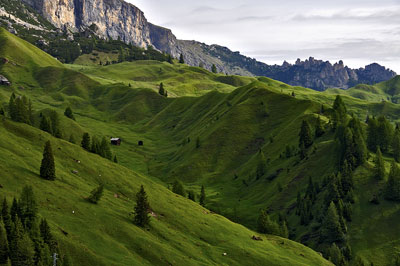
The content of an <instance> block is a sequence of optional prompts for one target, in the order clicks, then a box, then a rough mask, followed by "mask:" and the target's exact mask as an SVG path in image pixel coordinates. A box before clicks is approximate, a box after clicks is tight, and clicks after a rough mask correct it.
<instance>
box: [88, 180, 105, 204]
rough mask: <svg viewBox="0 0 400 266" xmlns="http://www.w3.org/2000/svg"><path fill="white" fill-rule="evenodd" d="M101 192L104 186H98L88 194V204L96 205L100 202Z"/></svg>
mask: <svg viewBox="0 0 400 266" xmlns="http://www.w3.org/2000/svg"><path fill="white" fill-rule="evenodd" d="M103 190H104V185H103V184H100V185H99V186H98V187H96V188H95V189H93V190H92V191H91V192H90V195H89V197H88V198H87V200H88V201H89V202H90V203H93V204H97V203H98V202H99V201H100V199H101V197H102V196H103Z"/></svg>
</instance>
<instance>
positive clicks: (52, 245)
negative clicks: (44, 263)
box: [39, 219, 57, 253]
mask: <svg viewBox="0 0 400 266" xmlns="http://www.w3.org/2000/svg"><path fill="white" fill-rule="evenodd" d="M39 230H40V236H41V237H42V239H43V242H44V243H46V244H47V246H48V247H49V249H50V252H51V253H53V252H56V250H57V242H56V241H55V239H54V237H53V235H52V233H51V229H50V226H49V224H48V223H47V220H46V219H42V220H41V221H40V225H39Z"/></svg>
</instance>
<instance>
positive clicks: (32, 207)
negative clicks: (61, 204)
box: [19, 186, 38, 230]
mask: <svg viewBox="0 0 400 266" xmlns="http://www.w3.org/2000/svg"><path fill="white" fill-rule="evenodd" d="M19 208H20V210H21V217H20V218H21V222H22V224H23V225H25V227H26V228H27V229H28V230H31V229H32V227H33V225H34V223H35V220H36V217H37V211H38V206H37V202H36V199H35V195H34V193H33V188H32V186H25V187H24V188H23V189H22V193H21V198H20V200H19Z"/></svg>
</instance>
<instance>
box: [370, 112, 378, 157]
mask: <svg viewBox="0 0 400 266" xmlns="http://www.w3.org/2000/svg"><path fill="white" fill-rule="evenodd" d="M378 137H379V136H378V121H377V120H376V119H375V117H372V118H369V119H368V128H367V146H368V149H370V150H371V151H373V152H376V149H377V146H378Z"/></svg>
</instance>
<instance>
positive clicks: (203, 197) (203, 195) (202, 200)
mask: <svg viewBox="0 0 400 266" xmlns="http://www.w3.org/2000/svg"><path fill="white" fill-rule="evenodd" d="M199 202H200V205H201V206H204V205H205V202H206V191H205V188H204V186H201V192H200V201H199Z"/></svg>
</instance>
